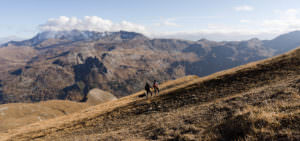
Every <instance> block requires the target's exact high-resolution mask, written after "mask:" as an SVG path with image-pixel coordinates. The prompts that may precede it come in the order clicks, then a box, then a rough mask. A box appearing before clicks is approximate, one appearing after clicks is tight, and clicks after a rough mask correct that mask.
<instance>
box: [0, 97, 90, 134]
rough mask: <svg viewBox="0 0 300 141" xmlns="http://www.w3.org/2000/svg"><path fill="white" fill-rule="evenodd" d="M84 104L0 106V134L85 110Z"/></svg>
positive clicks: (45, 103) (57, 101)
mask: <svg viewBox="0 0 300 141" xmlns="http://www.w3.org/2000/svg"><path fill="white" fill-rule="evenodd" d="M87 107H88V105H87V104H85V103H77V102H72V101H62V100H61V101H60V100H51V101H45V102H39V103H11V104H2V105H0V132H6V130H7V129H13V128H16V127H20V126H24V125H28V124H30V123H34V122H37V121H43V120H47V119H50V118H55V117H58V116H62V115H67V114H70V113H73V112H77V111H80V110H81V109H84V108H87Z"/></svg>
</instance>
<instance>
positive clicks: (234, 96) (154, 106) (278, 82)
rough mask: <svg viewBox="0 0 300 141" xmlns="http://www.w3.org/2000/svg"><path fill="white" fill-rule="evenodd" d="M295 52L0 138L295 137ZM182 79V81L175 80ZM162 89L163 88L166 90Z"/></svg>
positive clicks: (299, 90) (298, 56)
mask: <svg viewBox="0 0 300 141" xmlns="http://www.w3.org/2000/svg"><path fill="white" fill-rule="evenodd" d="M299 69H300V49H297V50H294V51H292V52H289V53H287V54H284V55H281V56H277V57H274V58H271V59H267V60H263V61H259V62H255V63H250V64H247V65H243V66H240V67H236V68H233V69H230V70H226V71H222V72H218V73H215V74H213V75H209V76H207V77H203V78H192V79H181V80H175V81H171V82H169V83H167V84H168V85H172V83H177V84H178V85H175V86H174V87H171V88H168V89H164V90H162V92H161V94H160V95H159V96H156V97H152V98H149V99H146V98H141V97H140V95H141V93H142V92H140V93H137V94H133V95H131V96H127V97H123V98H121V99H119V100H116V101H112V102H109V103H106V104H100V105H97V106H94V107H91V108H89V109H86V110H85V111H82V112H80V113H75V114H72V115H68V116H64V117H60V118H56V119H52V120H48V121H42V122H39V123H36V124H32V125H30V126H26V127H22V128H20V129H18V130H12V131H9V132H8V133H2V134H1V137H3V140H6V139H9V140H96V139H97V140H108V139H113V140H124V139H127V140H128V139H129V140H196V139H197V140H199V139H201V140H238V139H239V140H242V139H244V140H299V139H300V126H299V125H300V123H299V121H300V112H299V106H300V105H299V100H300V95H299V94H300V71H299ZM184 80H187V81H184ZM179 82H181V83H179ZM164 87H165V88H167V87H168V86H164Z"/></svg>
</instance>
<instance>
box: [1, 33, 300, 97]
mask: <svg viewBox="0 0 300 141" xmlns="http://www.w3.org/2000/svg"><path fill="white" fill-rule="evenodd" d="M294 36H297V37H298V36H299V37H300V32H299V31H297V32H293V33H291V34H285V35H281V36H279V37H278V38H275V39H274V40H270V41H261V40H258V39H251V40H248V41H230V42H229V41H228V42H227V41H226V42H215V41H209V40H199V41H187V40H178V39H150V38H147V37H145V36H144V35H142V34H139V33H134V32H126V31H120V32H113V33H99V32H90V31H65V32H58V33H55V34H54V33H47V32H45V33H40V34H38V35H37V36H35V37H34V38H32V39H29V40H25V41H20V42H9V43H6V44H4V45H2V46H1V48H0V63H1V64H3V65H1V66H0V80H1V81H0V82H1V86H0V90H1V91H0V103H11V102H38V101H44V100H50V99H69V100H74V101H84V99H86V95H87V93H88V92H89V91H90V90H91V89H93V88H99V89H102V90H104V91H108V92H110V93H112V94H114V95H115V96H117V97H123V96H126V95H128V94H131V93H133V92H136V91H139V90H141V89H143V85H144V83H145V82H146V81H153V80H154V79H156V80H159V82H164V81H166V80H170V79H176V78H179V77H182V76H185V75H198V76H206V75H209V74H212V73H215V72H218V71H221V70H225V69H229V68H232V67H235V66H239V65H242V64H245V63H249V62H252V61H256V60H260V59H264V58H268V57H272V56H274V55H277V54H281V53H283V52H285V51H288V50H290V49H293V48H296V47H297V46H299V45H300V44H299V43H298V40H296V39H297V38H296V37H294ZM291 37H294V38H293V39H290V38H291ZM299 41H300V38H299ZM278 42H286V46H285V44H284V43H282V44H279V43H278ZM281 45H282V46H281ZM283 45H284V46H283ZM273 46H274V47H273ZM279 46H281V47H279Z"/></svg>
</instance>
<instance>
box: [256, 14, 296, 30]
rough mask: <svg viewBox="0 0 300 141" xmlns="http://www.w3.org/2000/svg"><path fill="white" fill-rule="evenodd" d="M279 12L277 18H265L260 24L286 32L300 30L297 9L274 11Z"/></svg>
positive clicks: (268, 28) (266, 27) (269, 28)
mask: <svg viewBox="0 0 300 141" xmlns="http://www.w3.org/2000/svg"><path fill="white" fill-rule="evenodd" d="M275 13H276V14H279V17H278V18H277V19H266V20H264V21H263V22H262V26H263V27H264V28H265V29H267V30H269V31H275V32H287V31H292V30H300V17H299V10H297V9H287V10H285V11H279V10H276V11H275Z"/></svg>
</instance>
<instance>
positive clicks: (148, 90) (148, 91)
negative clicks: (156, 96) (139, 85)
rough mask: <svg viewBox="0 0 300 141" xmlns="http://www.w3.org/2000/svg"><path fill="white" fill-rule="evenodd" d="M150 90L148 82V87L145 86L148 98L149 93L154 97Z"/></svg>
mask: <svg viewBox="0 0 300 141" xmlns="http://www.w3.org/2000/svg"><path fill="white" fill-rule="evenodd" d="M150 88H151V87H150V85H149V83H148V82H146V85H145V90H146V97H148V95H149V93H150V94H151V96H152V92H151V90H150Z"/></svg>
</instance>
